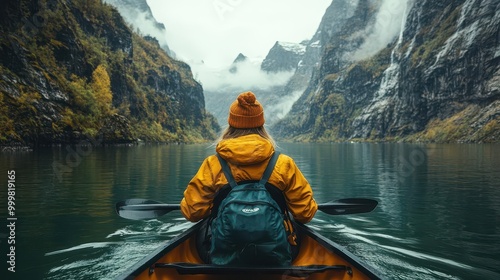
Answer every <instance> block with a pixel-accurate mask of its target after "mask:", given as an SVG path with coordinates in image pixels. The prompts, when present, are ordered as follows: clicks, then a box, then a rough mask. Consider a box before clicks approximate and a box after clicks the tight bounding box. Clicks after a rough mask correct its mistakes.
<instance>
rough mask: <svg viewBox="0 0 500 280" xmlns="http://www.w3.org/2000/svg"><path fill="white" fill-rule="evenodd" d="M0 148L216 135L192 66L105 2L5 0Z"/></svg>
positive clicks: (0, 46)
mask: <svg viewBox="0 0 500 280" xmlns="http://www.w3.org/2000/svg"><path fill="white" fill-rule="evenodd" d="M4 2H5V3H4V8H2V10H1V11H0V32H1V34H2V37H1V39H0V53H1V56H0V78H1V79H0V121H1V123H2V125H1V127H0V142H1V143H3V144H7V145H9V144H13V143H20V144H24V145H45V144H47V145H51V144H57V143H78V142H79V141H82V140H84V139H88V138H99V139H101V141H100V143H121V142H127V143H128V142H133V141H136V140H137V139H142V140H146V141H155V142H196V141H204V140H206V139H213V138H214V137H215V133H214V131H215V130H216V129H218V125H217V124H216V122H215V119H214V118H213V117H212V116H211V115H209V114H207V113H206V111H205V102H204V96H203V90H202V87H201V85H200V84H198V83H197V82H196V81H195V80H194V79H193V78H192V73H191V70H190V67H189V66H188V65H187V64H185V63H182V62H179V61H176V60H174V59H172V58H170V57H169V56H168V55H167V54H166V53H165V51H164V50H162V49H161V48H160V46H159V44H158V42H157V41H156V40H154V39H153V38H151V37H149V39H144V38H142V37H140V36H139V35H137V34H136V33H134V32H132V31H131V30H130V29H129V27H128V26H127V25H126V24H125V22H124V21H123V19H122V17H121V16H120V14H119V13H118V11H117V10H115V9H114V8H113V7H111V6H109V5H105V4H102V2H101V1H99V0H88V1H82V0H80V1H61V0H50V1H36V0H23V1H17V0H7V1H4Z"/></svg>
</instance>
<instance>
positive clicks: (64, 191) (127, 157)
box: [0, 143, 500, 279]
mask: <svg viewBox="0 0 500 280" xmlns="http://www.w3.org/2000/svg"><path fill="white" fill-rule="evenodd" d="M280 147H281V151H282V152H283V153H286V154H289V155H290V156H292V157H293V158H294V160H295V161H296V163H297V165H298V166H299V168H300V169H301V171H302V172H303V173H304V175H305V176H306V177H307V178H308V180H309V181H310V183H311V185H312V186H313V190H314V193H315V197H316V200H317V201H318V202H326V201H330V200H334V199H339V198H347V197H367V198H374V199H377V200H378V201H379V207H378V208H377V209H376V210H375V211H374V212H373V213H369V214H359V215H351V216H330V215H327V214H324V213H318V214H317V215H316V217H315V218H314V219H313V221H312V223H311V227H313V228H314V229H316V230H318V231H319V232H321V233H322V234H324V235H325V236H327V237H328V238H331V239H332V240H335V241H336V242H338V243H340V244H343V245H344V246H346V247H347V248H348V249H349V250H350V251H352V252H353V253H354V254H355V255H358V256H360V257H361V258H362V259H363V260H365V261H366V262H367V263H369V264H371V265H372V266H374V267H376V268H378V269H379V270H380V271H382V272H383V273H384V274H386V275H387V276H388V277H389V278H390V279H443V278H445V279H484V278H486V279H500V269H499V267H500V259H499V258H498V256H500V158H499V157H495V155H499V154H500V145H486V144H483V145H437V144H425V145H423V144H416V145H414V144H394V143H391V144H375V143H373V144H371V143H352V144H351V143H341V144H337V143H336V144H327V143H325V144H291V143H281V144H280ZM73 149H76V148H73ZM213 152H214V149H213V147H208V145H172V146H138V147H105V148H92V149H91V150H88V151H87V152H85V153H82V155H81V158H80V159H78V160H76V159H75V158H71V156H74V154H72V153H71V152H70V150H68V149H67V148H66V147H60V148H54V149H42V150H38V151H34V152H31V153H14V154H1V155H0V156H1V157H0V170H12V169H14V170H15V171H16V175H18V176H17V178H18V180H19V186H18V189H17V192H16V197H17V198H18V200H17V202H18V203H19V204H18V208H16V209H18V217H19V220H18V222H19V227H18V229H17V232H16V233H17V237H18V240H19V244H18V251H17V252H18V256H19V259H18V265H19V267H22V268H23V269H21V270H20V271H19V273H18V274H17V273H16V277H18V278H19V279H23V278H26V277H27V278H37V279H43V278H46V279H65V278H72V279H106V278H112V277H113V276H116V275H118V274H120V272H121V271H123V270H124V269H126V268H127V267H128V266H130V265H131V264H132V263H134V262H136V261H138V260H139V259H141V258H142V257H143V256H145V255H146V254H147V253H148V252H150V251H151V250H153V249H155V248H156V247H157V246H159V244H161V243H162V242H164V241H165V240H168V239H170V238H171V237H173V236H175V235H177V234H179V233H180V232H182V231H184V230H185V229H187V228H188V227H189V226H190V225H191V223H189V222H186V221H185V220H184V219H183V218H182V216H181V214H180V213H179V212H171V213H169V214H167V215H165V216H164V217H162V218H161V219H158V220H151V221H129V220H125V219H122V218H120V217H118V216H117V215H116V214H115V213H114V207H113V205H114V203H116V202H117V201H119V200H123V199H127V198H133V197H137V198H148V199H154V200H158V201H161V202H165V203H178V202H179V201H180V199H181V198H182V192H183V190H184V188H185V186H186V184H187V183H188V181H189V180H190V179H191V178H192V176H193V175H194V174H195V173H196V171H197V170H198V168H199V165H200V164H201V162H202V161H203V159H204V158H205V157H206V156H207V155H209V154H212V153H213ZM54 162H57V163H61V164H63V165H65V166H66V168H62V169H59V170H58V172H61V173H60V174H59V173H57V172H56V171H55V170H54V168H53V165H54ZM21 182H22V183H21ZM5 192H6V190H5V189H4V188H2V189H0V195H1V196H2V197H6V193H5ZM0 211H1V212H0V213H1V214H2V216H3V217H4V216H5V211H6V209H5V208H4V207H1V210H0ZM1 241H3V239H2V240H1ZM3 244H4V243H2V246H3Z"/></svg>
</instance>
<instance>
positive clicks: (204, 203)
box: [181, 158, 215, 222]
mask: <svg viewBox="0 0 500 280" xmlns="http://www.w3.org/2000/svg"><path fill="white" fill-rule="evenodd" d="M214 196H215V188H214V176H213V173H212V170H211V167H210V164H209V158H207V159H205V160H204V161H203V163H202V164H201V166H200V169H199V170H198V172H197V173H196V175H195V176H194V177H193V179H191V181H190V182H189V184H188V186H187V188H186V190H185V191H184V198H183V199H182V201H181V212H182V215H184V217H185V218H186V219H187V220H189V221H191V222H197V221H199V220H201V219H203V218H205V217H207V216H208V215H209V214H210V209H211V207H212V202H213V198H214Z"/></svg>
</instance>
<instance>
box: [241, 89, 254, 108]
mask: <svg viewBox="0 0 500 280" xmlns="http://www.w3.org/2000/svg"><path fill="white" fill-rule="evenodd" d="M256 100H257V98H256V97H255V94H253V93H252V92H251V91H247V92H244V93H242V94H240V95H238V103H239V104H240V105H251V104H255V101H256Z"/></svg>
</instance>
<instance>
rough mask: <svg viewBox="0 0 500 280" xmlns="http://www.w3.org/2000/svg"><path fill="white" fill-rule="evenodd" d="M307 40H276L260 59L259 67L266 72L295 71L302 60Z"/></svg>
mask: <svg viewBox="0 0 500 280" xmlns="http://www.w3.org/2000/svg"><path fill="white" fill-rule="evenodd" d="M307 43H308V41H304V42H301V43H300V44H297V43H288V42H278V41H277V42H276V43H275V44H274V46H273V47H272V48H271V50H269V53H268V54H267V56H266V58H265V59H264V60H263V61H262V64H261V66H260V69H262V70H264V71H266V72H275V73H276V72H286V71H295V69H297V65H298V63H299V61H301V60H302V57H303V56H304V53H305V51H306V46H307Z"/></svg>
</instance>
